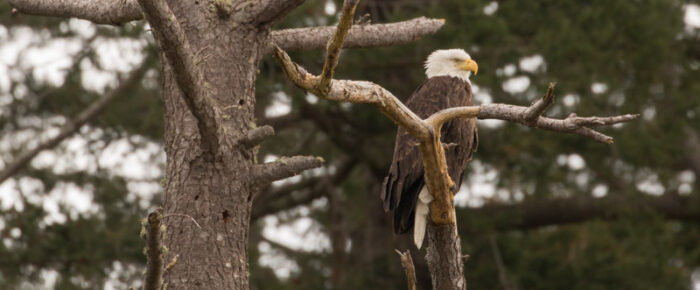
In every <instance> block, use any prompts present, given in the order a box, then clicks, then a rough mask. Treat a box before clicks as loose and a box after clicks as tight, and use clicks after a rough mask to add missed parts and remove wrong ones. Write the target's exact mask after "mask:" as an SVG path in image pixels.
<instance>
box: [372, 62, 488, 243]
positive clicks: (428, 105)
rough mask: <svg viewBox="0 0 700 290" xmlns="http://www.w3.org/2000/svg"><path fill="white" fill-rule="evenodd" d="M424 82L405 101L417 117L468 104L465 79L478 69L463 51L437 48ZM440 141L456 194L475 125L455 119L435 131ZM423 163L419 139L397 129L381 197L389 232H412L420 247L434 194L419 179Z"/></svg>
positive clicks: (470, 99) (472, 149)
mask: <svg viewBox="0 0 700 290" xmlns="http://www.w3.org/2000/svg"><path fill="white" fill-rule="evenodd" d="M425 68H426V71H425V73H426V75H427V76H428V79H427V80H426V81H425V82H424V83H423V84H421V85H420V86H419V87H418V88H417V89H416V90H415V92H414V93H413V95H412V96H411V97H410V98H409V99H408V101H407V102H406V106H407V107H408V108H409V109H411V110H412V111H413V112H414V113H416V115H418V116H419V117H421V118H423V119H425V118H427V117H428V116H430V115H432V114H433V113H435V112H437V111H440V110H442V109H446V108H451V107H459V106H471V105H473V96H472V87H471V82H470V81H469V76H470V75H471V73H472V72H474V74H476V73H477V71H478V66H477V64H476V62H475V61H473V60H472V59H471V57H470V56H469V54H468V53H467V52H465V51H464V50H462V49H447V50H437V51H435V52H433V53H432V54H430V56H428V60H427V61H426V62H425ZM440 135H441V141H442V143H444V144H449V145H450V146H447V147H446V149H445V158H446V160H447V167H448V172H449V174H450V178H451V179H452V180H453V181H454V183H455V187H454V188H453V189H452V190H453V193H456V192H457V190H459V186H460V185H461V181H462V173H463V172H464V167H465V165H466V163H467V161H469V160H470V159H471V158H472V155H473V154H474V152H475V151H476V147H477V144H478V139H477V132H476V121H475V120H474V119H455V120H452V121H449V122H447V123H445V124H444V125H443V126H442V129H441V130H440ZM423 173H424V168H423V159H422V158H421V156H420V149H419V148H418V141H417V140H416V139H415V138H413V137H412V136H411V135H409V134H408V132H406V130H403V129H399V130H398V132H397V134H396V144H395V145H394V159H393V161H392V163H391V167H390V168H389V173H388V174H387V176H386V178H384V183H383V185H382V192H381V199H382V201H383V202H384V210H385V211H393V213H394V232H395V233H396V234H404V233H407V232H408V231H409V230H410V229H411V228H413V239H414V242H415V244H416V247H418V248H420V247H421V245H422V244H423V237H424V236H425V229H426V223H427V218H428V211H429V207H428V204H430V202H431V201H432V200H433V196H432V195H430V193H429V192H428V189H427V187H426V186H425V180H424V179H423V178H424V177H423Z"/></svg>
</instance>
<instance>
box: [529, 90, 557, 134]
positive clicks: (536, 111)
mask: <svg viewBox="0 0 700 290" xmlns="http://www.w3.org/2000/svg"><path fill="white" fill-rule="evenodd" d="M554 86H555V83H549V87H548V88H547V92H546V93H545V94H544V97H542V98H541V99H539V100H537V101H535V102H534V103H532V105H530V107H529V108H527V110H525V112H523V119H525V123H527V124H534V123H535V122H536V121H537V118H539V117H540V116H542V113H544V111H546V110H547V108H549V106H551V105H552V103H554Z"/></svg>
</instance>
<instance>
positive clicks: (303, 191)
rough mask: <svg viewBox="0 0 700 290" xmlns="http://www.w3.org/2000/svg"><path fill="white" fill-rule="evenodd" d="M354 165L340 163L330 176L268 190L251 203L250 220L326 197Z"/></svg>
mask: <svg viewBox="0 0 700 290" xmlns="http://www.w3.org/2000/svg"><path fill="white" fill-rule="evenodd" d="M356 165H357V160H355V159H348V160H346V161H342V162H340V165H338V166H337V169H336V172H335V173H333V174H332V175H330V176H328V175H326V176H319V177H311V178H307V179H304V180H302V181H300V182H298V183H293V184H289V185H285V186H280V187H277V188H270V189H269V190H268V191H267V192H264V193H261V194H259V196H258V197H257V198H256V200H255V201H254V202H253V213H252V215H251V220H256V219H258V218H261V217H263V216H265V215H268V214H272V213H276V212H280V211H283V210H286V209H290V208H293V207H295V206H299V205H304V204H307V203H309V202H311V201H313V200H314V199H317V198H319V197H322V196H324V195H326V194H327V193H328V192H329V188H335V187H338V185H340V183H342V182H343V181H344V180H345V179H346V178H347V177H348V175H349V174H350V173H351V172H352V170H353V169H354V168H355V166H356Z"/></svg>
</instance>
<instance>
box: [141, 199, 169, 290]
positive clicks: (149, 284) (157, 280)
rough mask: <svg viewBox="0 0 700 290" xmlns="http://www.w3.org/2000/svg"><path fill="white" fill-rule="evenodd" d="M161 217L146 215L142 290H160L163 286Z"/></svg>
mask: <svg viewBox="0 0 700 290" xmlns="http://www.w3.org/2000/svg"><path fill="white" fill-rule="evenodd" d="M162 218H163V217H162V216H161V214H160V212H158V211H154V212H152V213H150V214H148V218H147V221H146V224H145V225H144V226H145V227H146V258H147V262H146V279H145V280H144V283H143V289H144V290H160V289H161V286H162V285H163V252H164V251H165V248H164V247H163V230H162V228H161V227H162V224H161V220H162Z"/></svg>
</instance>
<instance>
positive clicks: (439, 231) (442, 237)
mask: <svg viewBox="0 0 700 290" xmlns="http://www.w3.org/2000/svg"><path fill="white" fill-rule="evenodd" d="M456 233H457V225H455V224H446V225H436V224H434V223H432V222H428V249H427V254H426V255H425V259H426V260H427V262H428V265H429V267H428V268H430V278H431V280H432V284H433V289H434V290H455V289H460V290H466V289H467V280H466V279H465V278H464V266H463V264H462V261H459V260H457V261H455V259H461V258H462V245H461V244H460V240H459V235H458V234H456ZM446 245H449V247H448V246H446ZM455 286H456V287H455Z"/></svg>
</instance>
